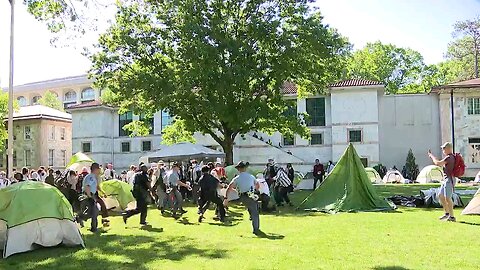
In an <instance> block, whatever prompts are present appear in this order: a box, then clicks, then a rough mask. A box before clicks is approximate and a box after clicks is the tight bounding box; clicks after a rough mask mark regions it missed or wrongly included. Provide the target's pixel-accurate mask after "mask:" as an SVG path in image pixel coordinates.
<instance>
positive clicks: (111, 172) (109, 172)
mask: <svg viewBox="0 0 480 270" xmlns="http://www.w3.org/2000/svg"><path fill="white" fill-rule="evenodd" d="M113 178H115V170H114V169H113V165H112V164H111V163H109V164H107V169H106V170H105V172H104V173H103V179H104V180H105V181H106V180H112V179H113Z"/></svg>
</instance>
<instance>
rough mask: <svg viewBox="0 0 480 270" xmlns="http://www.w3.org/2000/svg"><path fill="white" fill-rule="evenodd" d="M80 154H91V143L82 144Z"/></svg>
mask: <svg viewBox="0 0 480 270" xmlns="http://www.w3.org/2000/svg"><path fill="white" fill-rule="evenodd" d="M82 152H83V153H91V152H92V143H91V142H83V143H82Z"/></svg>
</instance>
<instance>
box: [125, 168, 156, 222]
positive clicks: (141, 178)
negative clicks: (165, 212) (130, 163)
mask: <svg viewBox="0 0 480 270" xmlns="http://www.w3.org/2000/svg"><path fill="white" fill-rule="evenodd" d="M149 189H150V179H149V178H148V174H147V166H146V165H145V164H140V171H139V172H137V173H136V174H135V176H134V179H133V190H132V193H133V197H135V199H136V200H137V208H135V209H133V210H128V211H125V212H124V213H122V215H123V222H124V223H125V224H127V219H128V218H129V217H131V216H133V215H136V214H138V213H140V225H144V226H145V225H147V222H146V219H147V206H148V203H147V202H148V196H149Z"/></svg>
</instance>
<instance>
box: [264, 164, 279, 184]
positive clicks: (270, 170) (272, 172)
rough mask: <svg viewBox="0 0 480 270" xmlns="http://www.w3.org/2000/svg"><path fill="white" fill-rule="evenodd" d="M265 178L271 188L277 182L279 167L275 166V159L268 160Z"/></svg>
mask: <svg viewBox="0 0 480 270" xmlns="http://www.w3.org/2000/svg"><path fill="white" fill-rule="evenodd" d="M263 175H264V176H265V180H266V181H267V183H268V186H269V187H270V186H271V185H272V184H273V182H275V180H274V178H275V176H276V175H277V167H276V164H275V160H274V159H273V158H269V159H268V163H267V166H266V167H265V171H264V173H263Z"/></svg>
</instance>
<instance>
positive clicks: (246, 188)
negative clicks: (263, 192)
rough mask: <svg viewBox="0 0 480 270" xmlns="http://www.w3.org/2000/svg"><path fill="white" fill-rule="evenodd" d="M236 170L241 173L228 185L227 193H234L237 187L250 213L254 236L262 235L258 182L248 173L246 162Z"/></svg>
mask: <svg viewBox="0 0 480 270" xmlns="http://www.w3.org/2000/svg"><path fill="white" fill-rule="evenodd" d="M235 168H236V169H237V170H238V172H239V173H240V174H239V175H238V176H236V177H235V178H233V180H232V182H231V183H230V184H229V185H228V188H227V192H226V194H228V192H230V191H232V190H233V189H234V188H235V187H236V188H237V191H238V193H239V195H240V201H241V202H242V203H243V205H245V207H247V209H248V213H250V218H251V220H252V226H253V234H255V235H261V234H262V232H261V231H260V216H259V214H258V202H257V200H256V199H257V198H255V196H258V195H256V194H255V193H254V192H255V190H258V189H259V184H258V182H257V181H256V179H255V177H253V175H251V174H249V173H248V172H247V165H246V164H245V162H243V161H240V162H239V163H238V164H237V166H235ZM227 203H228V200H227V198H225V201H224V204H225V205H226V204H227Z"/></svg>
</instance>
